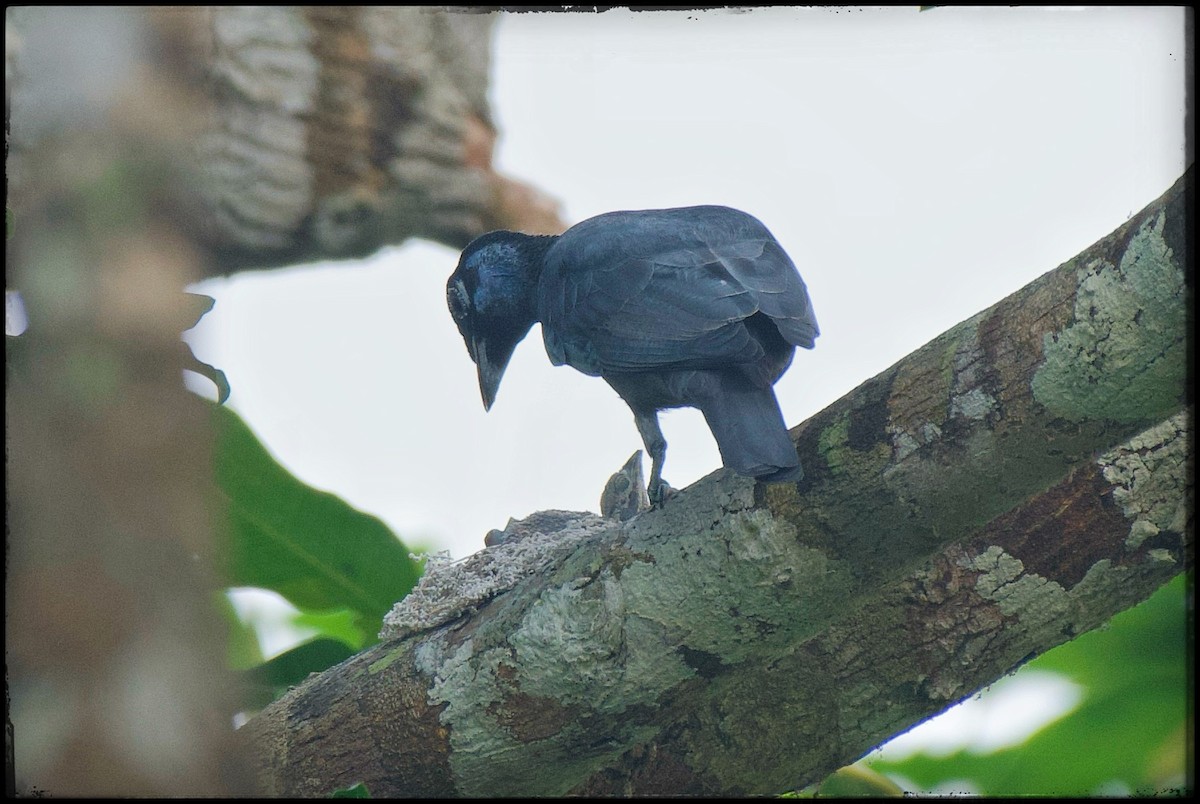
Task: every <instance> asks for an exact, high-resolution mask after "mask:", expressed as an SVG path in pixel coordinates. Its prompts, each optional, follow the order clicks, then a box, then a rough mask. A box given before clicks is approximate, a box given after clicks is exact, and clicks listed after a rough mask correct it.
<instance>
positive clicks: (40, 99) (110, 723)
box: [5, 8, 253, 798]
mask: <svg viewBox="0 0 1200 804" xmlns="http://www.w3.org/2000/svg"><path fill="white" fill-rule="evenodd" d="M8 14H9V16H10V19H11V17H12V16H13V15H15V16H16V17H18V18H21V22H22V23H23V26H22V28H23V30H22V37H21V40H20V42H19V47H20V48H22V51H21V52H20V53H17V54H14V49H13V43H12V42H11V41H10V43H9V44H10V49H9V52H8V55H9V62H10V63H9V67H10V68H11V67H13V66H14V65H13V62H15V63H16V67H17V68H18V74H17V75H15V76H14V75H13V71H12V70H10V71H9V75H7V76H6V77H7V78H9V79H10V80H12V79H14V78H15V79H16V80H18V82H19V83H22V84H23V85H24V87H25V88H26V91H27V92H29V93H31V94H30V95H26V96H25V97H26V100H32V99H36V101H37V102H36V103H27V104H25V105H21V104H18V107H19V109H20V111H21V115H22V122H21V124H20V126H14V128H20V129H21V132H22V135H23V136H26V137H27V139H25V140H24V141H23V142H24V146H23V148H24V150H23V151H22V154H21V157H20V158H19V159H17V160H15V162H10V167H12V168H14V170H15V172H17V173H19V174H20V175H19V179H17V182H16V183H19V184H20V185H21V187H22V189H21V190H20V192H19V193H17V192H15V191H14V194H13V196H11V197H10V199H9V202H10V204H11V206H10V207H9V210H10V213H11V214H12V219H11V220H10V226H11V229H10V239H9V240H8V243H7V247H8V249H7V250H8V254H7V256H8V266H7V268H8V275H7V280H8V283H9V286H10V287H16V288H19V289H20V290H21V292H22V294H23V296H24V302H25V308H26V310H27V311H28V317H29V321H30V325H29V329H28V331H26V332H25V333H24V334H22V335H21V336H20V337H15V338H14V337H7V338H6V339H5V341H6V342H5V346H6V349H5V352H6V358H7V363H6V379H7V382H6V385H5V402H6V405H5V414H6V425H7V427H6V435H7V452H6V457H7V465H6V469H7V478H6V479H7V491H8V494H7V500H6V502H7V515H8V518H7V524H8V531H7V537H8V538H7V545H6V546H7V548H8V549H7V553H6V567H5V569H6V572H7V575H6V578H5V580H6V583H5V662H6V664H5V668H6V681H7V682H8V692H9V694H10V696H11V699H10V700H11V709H10V710H9V715H10V718H11V721H10V722H11V728H12V731H11V732H10V735H9V737H10V741H9V750H10V751H11V752H14V753H15V756H11V755H10V761H15V765H10V769H11V768H14V767H15V775H13V776H10V777H9V784H10V785H12V786H13V787H11V788H10V793H19V794H21V795H23V796H29V795H50V796H68V797H71V796H83V797H90V796H99V797H110V796H117V797H122V796H146V797H152V798H153V797H177V796H214V795H238V794H248V793H250V792H252V791H253V787H252V785H251V781H250V776H249V775H248V774H247V773H246V772H245V768H244V764H243V762H242V757H241V755H240V753H239V751H238V750H237V749H236V748H235V746H234V744H233V734H232V733H231V729H230V724H231V719H232V717H233V714H234V713H235V712H237V711H238V708H239V707H240V706H241V701H240V699H239V696H238V690H237V686H236V684H235V683H234V680H233V677H232V674H230V672H229V671H228V669H227V668H226V667H225V660H224V657H225V652H226V647H227V635H226V634H225V633H224V629H223V628H222V627H221V620H220V618H219V616H218V613H217V611H216V610H215V609H214V599H213V597H212V595H213V591H212V590H213V589H214V588H216V587H217V586H219V584H218V580H217V578H216V574H215V572H214V565H215V561H214V557H213V553H214V544H215V541H216V539H215V536H214V533H215V531H216V528H215V517H214V516H213V512H212V511H211V510H210V507H209V501H210V499H211V495H210V493H209V484H210V482H211V479H210V477H211V471H210V468H209V467H210V465H211V458H210V454H209V451H210V443H211V438H210V436H209V435H208V432H207V430H208V410H207V406H206V405H205V404H204V403H203V402H202V401H201V400H199V399H198V398H197V397H195V396H194V395H192V394H190V393H189V392H187V391H186V390H185V389H184V388H183V386H182V383H181V382H180V376H181V368H182V366H183V355H184V351H185V350H184V346H183V344H182V343H181V341H180V339H179V333H180V332H181V331H182V330H183V329H186V328H187V327H190V326H192V325H193V324H194V323H195V321H196V320H197V318H198V317H199V315H200V313H201V311H202V310H203V309H204V307H203V306H198V305H196V304H195V302H194V301H189V297H188V296H187V295H185V294H184V293H183V288H184V287H185V286H186V285H187V284H188V283H190V282H194V281H197V280H199V279H200V278H201V277H202V275H203V274H204V273H205V270H206V267H205V262H204V254H203V251H202V250H201V249H197V248H195V247H194V245H193V244H192V243H191V242H190V240H189V237H188V235H187V227H186V226H185V225H184V224H183V222H184V221H186V220H187V218H188V214H187V211H186V210H187V207H188V201H187V190H186V188H188V187H190V186H193V183H192V182H191V181H190V180H189V176H188V163H187V160H186V159H185V158H183V157H182V156H181V154H183V153H185V152H186V147H187V143H188V142H189V140H190V137H191V134H192V133H194V129H192V128H190V122H191V121H194V120H195V119H196V116H195V108H194V107H193V106H192V104H191V99H190V97H189V94H188V93H187V91H186V86H187V77H186V75H184V74H181V73H180V72H179V71H178V70H177V69H176V67H175V66H174V65H173V64H172V63H171V62H170V60H169V59H163V58H158V57H155V56H153V55H152V54H153V53H155V52H157V53H158V54H159V56H162V55H164V54H166V53H169V52H170V43H169V42H168V41H166V40H161V39H157V38H156V37H154V36H153V35H152V33H151V31H150V30H149V28H148V27H147V26H146V25H145V23H144V20H143V19H142V18H141V17H140V15H139V13H138V12H135V11H133V10H130V9H115V8H76V9H44V8H43V9H32V8H23V9H9V10H8ZM6 35H10V36H11V31H7V32H6ZM151 42H156V43H158V44H159V45H161V48H154V47H151V46H150V43H151ZM20 71H24V72H20ZM10 773H13V771H12V770H10Z"/></svg>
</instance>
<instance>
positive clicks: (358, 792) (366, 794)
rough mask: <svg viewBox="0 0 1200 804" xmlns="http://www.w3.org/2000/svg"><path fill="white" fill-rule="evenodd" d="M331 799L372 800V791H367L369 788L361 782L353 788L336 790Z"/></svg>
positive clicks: (330, 795)
mask: <svg viewBox="0 0 1200 804" xmlns="http://www.w3.org/2000/svg"><path fill="white" fill-rule="evenodd" d="M329 797H330V798H370V797H371V791H370V790H368V789H367V786H366V785H365V784H363V783H362V782H359V783H358V784H356V785H354V786H353V787H347V788H345V789H343V790H334V791H333V792H332V793H330V794H329Z"/></svg>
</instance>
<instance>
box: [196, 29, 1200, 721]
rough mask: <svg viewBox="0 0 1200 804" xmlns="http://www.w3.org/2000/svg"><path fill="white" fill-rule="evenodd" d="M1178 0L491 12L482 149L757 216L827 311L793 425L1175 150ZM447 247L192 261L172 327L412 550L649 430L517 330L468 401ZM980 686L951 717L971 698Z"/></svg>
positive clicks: (1081, 228)
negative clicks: (246, 267) (318, 259)
mask: <svg viewBox="0 0 1200 804" xmlns="http://www.w3.org/2000/svg"><path fill="white" fill-rule="evenodd" d="M1184 15H1185V10H1184V9H1182V8H1141V7H1139V8H1133V7H1123V8H1095V9H1084V8H1077V7H1071V8H1058V9H1046V8H999V7H988V8H937V9H935V10H933V11H927V12H922V13H918V12H917V11H916V7H907V8H898V7H888V8H882V9H848V8H836V9H835V8H815V9H813V8H809V9H793V8H770V9H758V10H754V11H752V12H749V13H745V12H736V11H707V12H640V13H636V14H635V13H633V12H630V11H623V10H613V11H608V12H605V13H603V14H598V15H597V14H584V13H524V14H512V15H505V16H504V17H503V18H502V19H501V20H500V22H499V24H498V25H497V28H496V37H495V57H494V71H493V86H492V95H491V98H492V103H493V109H494V114H495V117H496V120H497V122H498V125H499V128H500V131H501V140H500V143H499V150H498V153H497V156H496V161H497V164H498V166H499V168H500V169H501V170H502V171H504V172H506V173H508V174H510V175H513V176H517V177H520V178H521V179H524V180H527V181H530V182H532V183H533V184H535V185H537V186H539V187H541V188H542V189H544V190H546V191H547V192H550V193H551V194H553V195H555V196H557V197H558V198H560V199H562V201H563V203H564V209H565V212H566V217H567V218H568V220H569V221H570V222H576V221H579V220H582V219H583V218H586V217H590V216H592V215H595V214H599V213H602V212H608V211H611V210H615V209H640V208H653V207H666V206H684V205H690V204H700V203H716V204H726V205H729V206H734V207H739V208H741V209H744V210H746V211H747V212H750V213H751V214H753V215H755V216H756V217H758V218H759V219H761V220H762V221H763V222H764V223H766V225H767V226H768V228H770V229H771V230H772V231H773V232H774V233H775V235H776V237H777V238H778V239H779V241H780V242H781V243H782V244H783V246H784V247H785V248H786V249H787V250H788V252H789V253H790V254H791V255H792V258H793V259H794V261H795V262H796V264H797V265H798V267H799V268H800V272H801V274H802V275H803V276H804V278H805V281H806V282H807V284H808V287H809V291H810V293H811V295H812V298H813V303H814V306H815V309H816V313H817V319H818V321H819V322H820V325H821V331H822V336H821V338H820V339H819V340H818V342H817V348H816V349H815V350H814V351H812V352H809V351H805V350H798V354H797V356H796V360H795V362H794V363H793V365H792V368H791V369H790V371H789V372H788V373H787V374H786V375H784V377H783V378H782V379H781V380H780V382H779V384H778V385H777V391H778V395H779V398H780V402H781V405H782V407H783V411H784V417H785V419H786V420H787V422H788V424H789V425H794V424H797V423H799V422H801V421H803V420H804V419H806V418H808V417H809V416H811V415H812V414H814V413H816V412H817V411H819V410H821V409H822V408H823V407H825V406H826V405H828V404H829V403H831V402H833V401H834V400H836V399H837V398H839V397H841V396H842V395H843V394H845V393H846V392H848V391H850V390H851V389H852V388H854V387H855V386H857V385H858V384H860V383H861V382H863V381H865V380H867V379H869V378H870V377H872V376H874V375H875V374H877V373H879V372H880V371H882V370H884V369H886V368H887V367H888V366H890V365H891V364H893V363H894V362H896V361H897V360H899V359H900V358H902V357H904V356H905V355H907V354H908V353H910V352H912V351H913V350H914V349H916V348H918V347H919V346H921V345H922V344H924V343H925V342H927V341H929V340H930V339H931V338H933V337H935V336H937V335H938V334H940V333H941V332H943V331H945V330H947V329H949V328H950V327H952V326H954V325H955V324H957V323H958V322H960V321H962V320H963V319H965V318H968V317H970V316H971V315H973V314H975V313H976V312H978V311H979V310H981V309H984V308H986V307H988V306H990V305H991V304H993V303H995V302H997V301H999V300H1000V299H1001V298H1003V297H1004V296H1006V295H1007V294H1009V293H1011V292H1012V291H1014V290H1016V289H1018V288H1019V287H1021V286H1023V285H1025V284H1026V283H1028V282H1029V281H1031V280H1032V279H1034V278H1036V277H1037V276H1040V275H1041V274H1043V273H1045V272H1046V271H1048V270H1051V269H1053V268H1054V267H1056V266H1057V265H1059V264H1060V263H1062V262H1064V261H1065V260H1067V259H1069V258H1070V257H1072V256H1074V255H1075V254H1077V253H1078V252H1080V251H1081V250H1083V249H1084V248H1086V247H1087V246H1089V245H1091V244H1092V243H1093V242H1095V241H1096V240H1098V239H1099V238H1101V237H1103V236H1104V235H1106V234H1108V233H1109V232H1110V231H1111V230H1113V229H1114V228H1116V227H1117V226H1118V225H1120V224H1121V223H1122V222H1124V221H1125V220H1126V219H1127V218H1128V217H1129V216H1130V215H1132V214H1133V213H1134V212H1136V211H1137V210H1139V209H1141V208H1142V207H1143V206H1144V205H1145V204H1147V203H1148V202H1150V201H1152V200H1153V199H1155V198H1157V197H1158V196H1159V195H1161V194H1162V193H1163V192H1164V191H1165V190H1166V189H1167V188H1168V187H1169V186H1170V185H1171V184H1172V183H1173V182H1174V181H1175V179H1176V178H1178V177H1179V176H1180V175H1181V174H1182V172H1183V170H1184V167H1185V152H1184V147H1185V135H1184V105H1185V95H1184V73H1185V40H1184ZM457 257H458V255H457V253H456V252H455V251H453V250H451V249H449V248H446V247H443V246H438V245H434V244H431V243H426V242H417V241H413V242H410V243H409V244H407V245H404V246H402V247H399V248H391V249H386V250H384V251H383V252H381V253H379V254H378V255H376V256H375V257H373V258H371V259H369V260H365V261H363V262H361V263H357V264H354V263H341V264H337V265H328V264H326V265H317V266H307V267H304V268H298V269H294V270H289V271H270V272H265V273H261V274H242V275H239V276H237V277H236V278H234V279H232V280H216V281H211V282H207V283H204V284H203V285H201V286H199V288H198V289H199V290H200V291H201V292H205V293H208V294H210V295H212V296H214V297H215V298H216V299H217V304H216V307H215V309H214V310H213V311H212V312H211V313H209V315H208V316H206V317H205V318H204V319H203V321H202V322H201V323H200V325H199V326H198V327H197V328H196V330H194V331H193V333H189V336H190V337H189V340H190V341H191V342H192V343H193V345H194V348H195V351H196V353H197V355H198V356H199V357H200V359H202V360H205V361H206V362H210V363H212V364H214V365H216V366H217V367H219V368H222V369H224V370H225V371H226V373H227V375H228V378H229V381H230V383H231V384H232V387H233V395H232V397H231V400H230V403H229V404H231V405H232V406H233V407H234V408H236V409H237V410H238V411H239V412H240V413H241V414H242V415H243V416H244V417H245V418H246V420H247V421H248V423H249V424H250V426H251V427H252V428H253V429H254V430H255V431H256V432H257V433H258V434H259V436H260V437H261V438H262V439H263V441H264V442H265V443H266V444H267V446H268V447H269V448H270V449H271V451H272V452H273V453H274V454H275V455H276V456H277V457H278V458H279V460H280V461H281V462H283V463H284V464H285V465H286V466H287V467H288V468H290V469H291V470H292V471H293V472H294V473H295V474H296V475H297V476H299V477H300V478H301V479H303V480H305V481H306V482H308V483H310V484H312V485H314V486H317V487H319V488H322V489H327V490H329V491H332V492H334V493H336V494H339V495H340V496H342V497H343V498H344V499H346V500H347V501H349V502H350V503H351V504H353V505H355V506H356V507H358V508H361V509H362V510H365V511H369V512H371V513H374V514H376V515H378V516H379V517H381V518H382V519H383V520H384V521H385V522H387V523H388V525H390V526H391V527H392V528H393V529H394V530H395V531H396V532H397V534H398V535H400V537H401V538H403V539H405V540H406V542H407V543H408V544H409V545H410V546H421V547H429V548H433V549H448V550H450V551H451V553H452V554H453V555H454V556H455V557H461V556H465V555H468V554H469V553H472V552H474V551H475V550H478V549H481V548H482V546H483V536H484V534H485V533H486V532H487V531H488V530H489V529H490V528H493V527H503V526H504V524H505V522H506V521H507V519H508V517H510V516H514V517H518V518H520V517H524V516H526V515H528V514H529V513H531V512H533V511H536V510H541V509H547V508H565V509H575V510H596V509H597V507H598V499H599V495H600V491H601V489H602V488H603V486H604V483H605V481H606V480H607V479H608V476H609V475H610V474H611V473H612V472H614V471H616V470H617V469H618V468H619V467H620V466H621V464H622V463H623V462H624V461H625V459H626V458H627V457H628V456H629V454H630V453H631V452H632V451H633V450H635V449H639V448H641V446H642V445H641V442H640V440H639V438H638V434H637V430H636V429H635V427H634V425H633V418H632V415H631V414H630V413H629V410H628V408H626V406H625V405H624V403H623V402H621V400H620V399H619V398H618V397H617V396H616V394H615V393H614V392H613V391H612V390H610V389H609V388H608V386H607V385H606V384H605V383H604V382H603V381H601V380H599V379H596V378H591V377H585V376H583V375H581V374H578V373H576V372H575V371H573V370H572V369H570V368H567V367H559V368H555V367H552V366H551V365H550V363H549V361H548V360H547V358H546V355H545V350H544V348H543V346H542V342H541V335H540V332H539V330H538V329H537V328H535V329H534V330H533V331H532V332H531V333H530V335H529V336H528V338H527V339H526V340H525V342H524V343H523V344H521V345H520V346H519V347H518V349H517V352H516V354H515V356H514V358H513V361H512V364H511V365H510V366H509V369H508V372H507V373H506V375H505V377H504V382H503V383H502V385H501V387H500V392H499V394H498V397H497V402H496V404H495V406H494V407H493V408H492V411H491V412H490V413H486V414H485V412H484V410H483V406H482V404H481V403H480V398H479V389H478V385H477V382H476V375H475V369H474V366H473V364H472V363H471V361H470V359H469V358H468V356H467V352H466V348H465V347H464V346H463V342H462V339H461V338H460V336H459V334H458V332H457V330H456V329H455V327H454V324H453V322H452V321H451V319H450V315H449V313H448V312H447V310H446V306H445V281H446V278H447V277H448V276H449V274H450V273H451V272H452V271H453V269H454V266H455V263H456V261H457ZM201 385H204V383H202V384H201ZM197 387H198V388H199V387H200V386H197ZM662 422H663V429H664V432H665V434H666V437H667V440H668V442H669V447H668V450H667V463H666V468H665V471H664V476H665V477H666V478H667V479H668V480H669V481H670V482H671V483H672V484H673V485H675V486H677V487H682V486H684V485H687V484H689V483H691V482H693V481H695V480H697V479H699V478H700V477H702V476H704V475H705V474H707V473H709V472H711V471H713V470H714V469H716V468H718V467H719V466H720V457H719V455H718V453H717V449H716V446H715V444H714V443H713V440H712V437H711V435H710V434H709V433H708V430H707V428H706V426H705V424H704V420H703V418H702V417H701V416H700V414H699V413H697V412H694V411H675V412H670V413H667V414H665V415H664V416H663V417H662ZM261 602H262V601H259V603H261ZM293 639H294V637H293ZM289 641H290V640H289ZM264 647H265V649H266V650H267V651H268V654H270V653H273V652H274V650H273V649H272V647H273V646H271V645H264ZM274 647H275V648H279V647H283V646H274ZM1060 697H1061V696H1060ZM979 706H980V704H979V702H972V703H971V704H970V705H969V706H968V707H967V711H969V712H971V713H975V714H970V715H969V716H968V718H982V717H984V715H982V714H979V713H980V712H981V711H982V710H981V709H980V708H979ZM1021 708H1023V709H1029V707H1021ZM1034 709H1036V710H1037V711H1042V712H1043V713H1044V714H1045V715H1046V718H1047V719H1053V718H1054V717H1057V716H1058V715H1059V714H1061V710H1060V711H1055V709H1054V707H1042V706H1040V705H1039V706H1037V707H1034ZM950 721H953V718H938V719H935V720H933V721H930V722H928V723H926V724H923V725H922V726H921V727H919V728H918V729H916V730H914V731H912V732H910V733H909V735H907V736H906V739H907V740H909V741H910V742H909V744H910V745H911V744H913V742H914V741H915V742H916V743H920V742H921V741H922V740H925V741H926V742H927V743H928V741H930V740H932V741H933V744H937V738H936V736H935V734H934V736H931V733H936V732H937V731H938V730H939V728H941V729H943V730H949V731H951V732H953V733H955V734H957V735H958V737H957V739H958V740H959V744H961V741H962V739H963V738H962V736H961V735H962V729H961V728H959V727H957V726H954V725H953V724H952V723H951V722H950ZM942 723H945V724H947V725H946V726H944V727H940V726H939V724H942ZM1024 728H1025V729H1026V730H1027V731H1028V730H1031V727H1030V725H1029V724H1025V725H1024ZM968 736H970V735H968Z"/></svg>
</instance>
